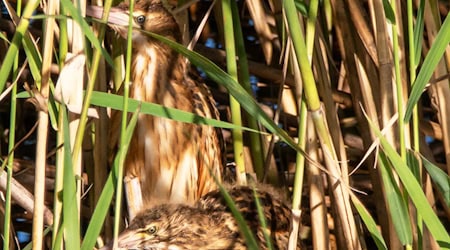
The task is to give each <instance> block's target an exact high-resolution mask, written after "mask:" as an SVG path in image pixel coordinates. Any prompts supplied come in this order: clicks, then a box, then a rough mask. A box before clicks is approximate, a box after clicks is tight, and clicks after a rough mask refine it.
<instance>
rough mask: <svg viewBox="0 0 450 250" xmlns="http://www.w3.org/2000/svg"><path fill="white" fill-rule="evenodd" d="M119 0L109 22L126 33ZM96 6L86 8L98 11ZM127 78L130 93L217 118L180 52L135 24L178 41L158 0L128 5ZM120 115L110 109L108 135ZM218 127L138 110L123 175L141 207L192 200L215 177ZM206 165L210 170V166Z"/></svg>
mask: <svg viewBox="0 0 450 250" xmlns="http://www.w3.org/2000/svg"><path fill="white" fill-rule="evenodd" d="M128 6H129V5H128V3H126V2H125V3H121V4H120V5H118V6H117V7H116V8H113V9H112V10H111V12H110V17H109V19H108V23H109V25H110V26H111V27H112V28H113V29H114V30H115V31H117V33H119V34H120V35H121V36H122V37H124V38H126V34H127V27H126V26H124V25H127V24H128V18H129V16H128V15H129V8H128ZM93 10H94V11H93ZM98 10H99V9H98V8H95V7H94V8H91V11H88V14H90V15H92V16H96V17H100V15H99V13H101V11H98ZM133 16H134V28H135V30H134V31H133V38H132V39H133V54H132V71H131V72H132V73H131V79H132V83H131V86H130V97H131V98H134V99H137V100H142V101H146V102H153V103H158V104H161V105H163V106H166V107H171V108H177V109H181V110H185V111H188V112H192V113H195V114H198V115H200V116H204V117H210V118H218V112H217V110H216V108H215V106H214V105H215V103H214V100H212V97H211V94H210V93H209V91H208V90H207V88H206V87H205V86H204V85H203V84H201V83H198V82H196V81H194V80H192V78H191V77H189V73H188V69H187V65H186V62H185V58H184V57H182V56H181V55H179V54H178V53H176V52H174V51H173V50H172V49H170V48H169V47H168V46H167V45H165V44H163V43H162V42H159V41H157V40H155V39H153V38H151V37H149V36H148V35H146V34H144V33H142V32H141V31H139V29H142V30H145V31H150V32H154V33H157V34H159V35H163V36H165V37H167V38H170V39H172V40H174V41H177V42H180V41H181V35H180V31H179V27H178V25H177V23H176V21H175V19H174V18H173V16H172V15H171V14H170V13H169V12H168V11H167V10H166V9H165V8H164V7H163V5H162V4H161V2H160V1H159V0H138V1H136V2H135V8H134V11H133ZM119 124H120V115H116V116H115V117H114V115H113V124H112V132H113V133H114V134H113V135H112V138H113V140H114V141H115V142H114V143H117V141H116V140H115V138H118V134H117V133H118V132H117V131H118V129H119ZM220 136H221V135H220V132H219V131H218V130H217V129H215V128H213V127H210V126H204V125H203V126H199V125H194V124H185V123H181V122H176V121H173V120H170V119H165V118H159V117H154V116H148V115H140V116H139V120H138V123H137V127H136V130H135V133H134V135H133V138H132V140H131V145H130V148H129V153H128V155H127V158H126V161H125V171H126V175H128V176H130V177H138V178H139V180H140V183H141V189H142V193H143V201H144V207H146V206H148V205H150V204H156V203H161V202H168V201H169V202H194V201H195V200H197V199H198V198H199V197H200V196H202V195H204V194H206V193H207V192H209V191H211V190H213V189H215V188H216V185H215V182H214V180H213V178H212V177H211V175H210V171H211V172H212V173H213V174H214V175H215V176H216V177H217V178H218V179H219V180H220V179H221V170H222V155H221V146H220V141H221V138H220ZM209 169H210V170H209Z"/></svg>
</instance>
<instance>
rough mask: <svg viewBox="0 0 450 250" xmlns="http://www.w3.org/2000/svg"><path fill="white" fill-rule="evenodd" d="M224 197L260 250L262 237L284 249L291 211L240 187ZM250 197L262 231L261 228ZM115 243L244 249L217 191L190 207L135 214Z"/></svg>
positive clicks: (127, 246)
mask: <svg viewBox="0 0 450 250" xmlns="http://www.w3.org/2000/svg"><path fill="white" fill-rule="evenodd" d="M228 193H229V194H230V196H231V198H232V199H233V201H234V202H235V205H236V208H237V209H238V210H239V212H240V213H241V214H242V216H243V217H244V219H245V221H246V223H247V224H248V226H249V228H250V229H251V231H252V232H253V234H254V235H255V237H256V240H257V242H258V247H259V248H260V249H268V245H267V241H266V238H265V237H264V232H265V233H267V235H268V237H269V238H270V239H271V242H272V244H273V249H287V245H288V237H289V229H290V217H291V210H290V208H289V207H288V206H287V205H286V204H285V203H284V202H283V201H282V200H281V199H279V198H276V197H275V196H274V195H273V194H271V193H269V192H267V191H263V190H256V192H254V190H253V189H251V188H249V187H244V186H240V187H235V188H231V189H230V190H228ZM255 195H256V197H257V198H258V200H259V203H260V204H261V207H262V211H263V215H264V219H265V221H266V225H267V226H266V227H262V226H261V223H260V218H259V215H258V210H257V206H256V203H255ZM117 242H118V247H119V248H125V249H172V250H175V249H177V250H178V249H205V250H206V249H236V250H238V249H248V248H247V245H246V242H245V239H244V238H243V236H242V234H241V233H240V229H239V227H238V224H237V222H236V219H235V218H234V216H233V214H232V213H231V210H230V208H229V207H228V205H227V203H226V201H225V199H224V198H223V196H222V194H221V193H220V191H219V190H215V191H212V192H210V193H208V194H206V195H205V196H203V197H202V198H200V199H199V200H198V201H197V202H196V203H194V204H193V205H186V204H161V205H158V206H155V207H152V208H150V209H147V210H145V211H143V212H141V213H140V214H139V215H137V216H136V217H135V219H134V220H133V221H132V222H131V224H130V226H129V227H128V228H127V229H125V231H124V232H122V233H121V234H120V235H119V238H118V240H117ZM298 246H299V247H300V244H299V245H298Z"/></svg>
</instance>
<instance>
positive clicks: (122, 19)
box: [86, 5, 130, 26]
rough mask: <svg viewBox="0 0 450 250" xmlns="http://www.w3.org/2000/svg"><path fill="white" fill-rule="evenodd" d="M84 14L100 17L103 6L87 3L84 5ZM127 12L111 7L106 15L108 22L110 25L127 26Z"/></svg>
mask: <svg viewBox="0 0 450 250" xmlns="http://www.w3.org/2000/svg"><path fill="white" fill-rule="evenodd" d="M86 15H88V16H91V17H94V18H97V19H101V18H102V16H103V7H100V6H94V5H89V6H87V7H86ZM129 18H130V17H129V14H128V12H127V11H124V10H123V9H120V8H117V7H112V8H111V9H110V12H109V15H108V24H109V25H110V26H114V25H118V26H128V22H129Z"/></svg>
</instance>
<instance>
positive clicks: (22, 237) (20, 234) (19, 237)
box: [16, 231, 31, 244]
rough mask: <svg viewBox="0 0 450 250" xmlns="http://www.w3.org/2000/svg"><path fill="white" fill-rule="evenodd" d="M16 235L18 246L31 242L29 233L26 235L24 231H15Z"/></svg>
mask: <svg viewBox="0 0 450 250" xmlns="http://www.w3.org/2000/svg"><path fill="white" fill-rule="evenodd" d="M16 235H17V240H18V241H19V243H20V244H23V243H27V242H30V240H31V234H30V233H27V232H24V231H17V232H16Z"/></svg>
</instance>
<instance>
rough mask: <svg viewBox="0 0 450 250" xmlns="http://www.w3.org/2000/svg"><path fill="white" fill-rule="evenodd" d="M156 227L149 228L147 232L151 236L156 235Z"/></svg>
mask: <svg viewBox="0 0 450 250" xmlns="http://www.w3.org/2000/svg"><path fill="white" fill-rule="evenodd" d="M156 231H157V230H156V226H151V227H149V228H148V229H147V232H148V233H149V234H154V233H156Z"/></svg>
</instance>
